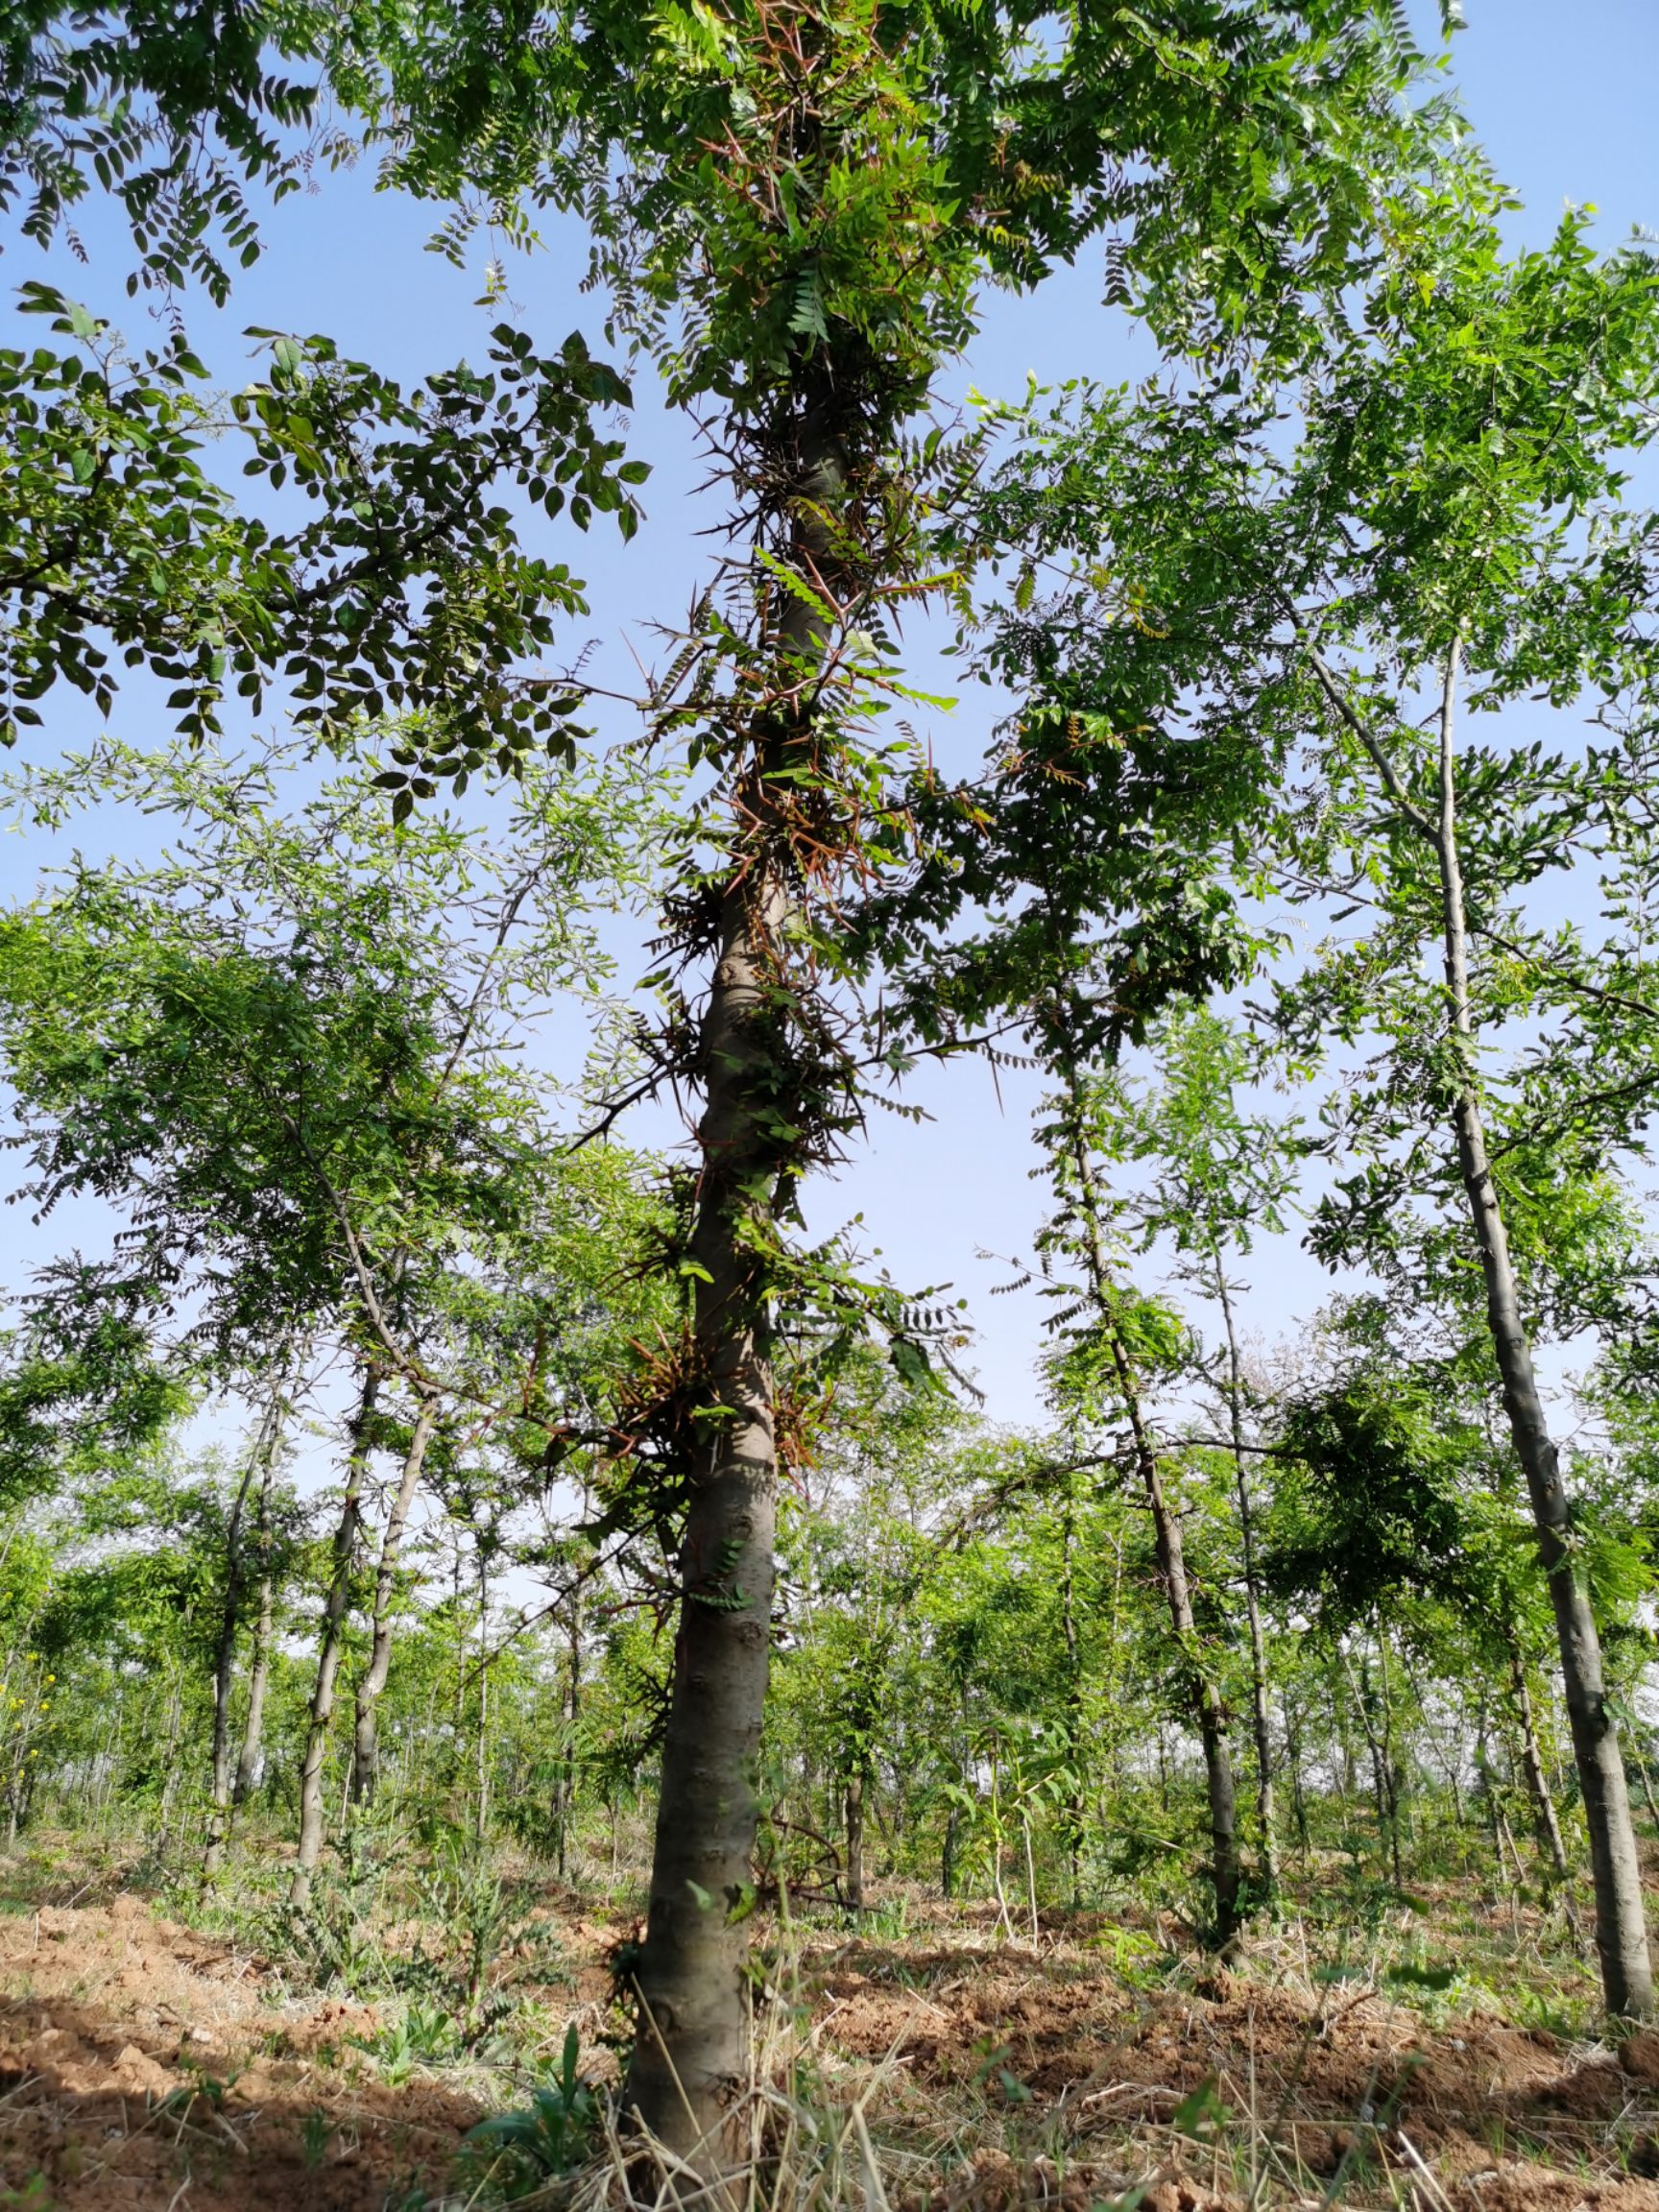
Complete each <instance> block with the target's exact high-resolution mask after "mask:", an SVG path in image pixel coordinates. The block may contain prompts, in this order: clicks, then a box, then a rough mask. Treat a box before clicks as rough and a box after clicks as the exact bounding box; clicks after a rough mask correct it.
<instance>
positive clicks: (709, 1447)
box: [624, 407, 846, 2174]
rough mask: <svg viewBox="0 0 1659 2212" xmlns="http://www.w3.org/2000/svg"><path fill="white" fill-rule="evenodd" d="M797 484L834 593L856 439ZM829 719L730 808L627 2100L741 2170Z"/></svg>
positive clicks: (789, 662)
mask: <svg viewBox="0 0 1659 2212" xmlns="http://www.w3.org/2000/svg"><path fill="white" fill-rule="evenodd" d="M791 443H792V445H793V450H792V451H790V452H788V454H787V469H788V472H789V475H790V478H791V481H792V482H793V485H794V488H795V498H794V503H793V514H792V518H791V534H792V549H793V553H794V558H795V563H796V565H797V567H798V569H799V570H800V571H801V572H802V573H803V574H804V575H805V577H806V578H807V579H808V580H810V579H813V578H817V579H818V580H819V581H820V582H821V583H824V584H826V585H828V584H829V580H830V578H832V577H833V576H834V575H835V572H836V568H837V564H838V559H839V556H838V551H837V545H836V540H835V531H834V525H833V522H832V520H831V517H832V516H833V515H834V513H835V511H836V510H837V508H838V507H839V505H840V502H841V499H842V497H843V495H844V492H845V485H846V461H845V455H844V453H843V450H842V448H841V445H840V443H839V440H838V439H837V437H836V436H835V435H834V433H833V430H832V429H831V428H830V427H829V424H828V423H827V422H826V421H824V420H823V419H822V418H820V417H819V416H818V415H817V414H816V412H815V411H814V410H813V409H811V408H810V407H808V408H806V409H805V411H804V412H803V414H802V416H800V417H799V418H798V419H797V424H796V431H795V435H794V438H793V440H792V441H791V440H790V439H789V438H788V437H787V435H786V434H781V435H780V439H779V444H780V447H781V448H782V447H784V446H787V445H790V444H791ZM775 637H776V643H775V660H776V665H777V668H778V671H779V679H780V681H779V688H780V690H781V691H782V690H787V691H791V692H799V690H800V687H801V673H802V668H803V665H804V664H806V663H810V662H811V661H814V660H816V659H817V658H819V657H820V656H821V654H822V651H823V648H824V643H825V623H824V617H823V616H822V614H820V613H818V612H817V611H816V610H815V609H814V608H813V607H812V606H811V605H809V604H808V603H807V602H805V601H803V600H800V599H797V598H796V597H795V596H794V595H792V594H788V595H784V605H783V610H782V613H781V618H780V619H779V621H778V624H777V630H776V634H775ZM809 734H810V710H809V709H788V710H787V711H785V710H781V709H767V710H766V712H765V714H764V716H763V720H762V726H760V727H757V731H756V733H755V739H754V753H753V757H752V760H751V763H750V765H749V767H748V768H747V769H746V770H745V771H744V772H743V773H742V774H741V775H740V776H739V779H738V783H737V788H736V790H735V791H734V793H733V797H734V800H735V802H736V810H737V813H738V816H739V819H740V821H743V820H746V821H747V824H748V828H747V829H746V831H744V832H741V835H742V839H743V841H742V845H741V849H740V851H739V853H738V854H737V855H736V857H735V859H734V863H733V869H732V872H731V874H730V875H729V877H728V878H727V881H726V884H725V887H724V889H723V891H722V892H721V895H720V899H719V905H718V924H717V933H716V944H715V961H714V973H713V977H712V981H711V984H710V988H709V999H708V1004H707V1007H706V1009H705V1012H704V1016H703V1022H702V1027H701V1032H700V1036H699V1043H698V1067H699V1073H700V1076H701V1081H702V1086H703V1094H704V1111H703V1116H702V1119H701V1121H700V1123H699V1125H698V1143H699V1148H700V1152H701V1156H702V1170H701V1175H700V1178H699V1185H698V1193H697V1209H696V1216H695V1220H694V1222H693V1226H692V1232H691V1238H690V1252H689V1258H690V1259H691V1261H692V1262H693V1263H694V1266H695V1268H696V1271H697V1272H696V1278H695V1294H694V1301H693V1312H692V1344H693V1352H694V1364H695V1382H696V1387H697V1391H698V1395H699V1402H700V1403H701V1405H703V1406H704V1407H709V1406H713V1407H718V1408H719V1413H718V1416H717V1417H716V1418H712V1419H710V1418H709V1417H707V1416H704V1417H703V1419H702V1423H701V1428H702V1434H701V1436H700V1437H699V1439H698V1440H697V1441H696V1442H694V1443H693V1444H691V1445H690V1446H689V1448H688V1450H689V1470H688V1471H689V1477H690V1479H689V1483H688V1486H687V1487H688V1495H687V1501H686V1514H685V1533H684V1537H683V1541H682V1547H681V1552H680V1561H679V1574H680V1588H681V1601H680V1617H679V1623H678V1628H677V1632H676V1637H675V1647H674V1673H673V1682H672V1687H671V1691H670V1701H669V1712H668V1723H667V1729H666V1732H665V1736H664V1740H663V1751H662V1778H661V1792H660V1795H659V1799H658V1810H657V1831H656V1840H655V1846H654V1851H653V1859H652V1875H651V1898H650V1907H649V1911H648V1914H647V1919H646V1933H645V1940H644V1943H643V1944H642V1946H641V1949H640V1955H639V1960H638V1964H637V1969H636V1986H637V1995H638V2000H639V2024H638V2030H637V2035H636V2039H635V2045H634V2055H633V2059H632V2062H631V2063H630V2066H629V2070H628V2080H627V2082H626V2085H625V2089H624V2101H625V2103H626V2104H627V2105H628V2106H629V2107H630V2108H631V2109H632V2110H633V2111H634V2112H635V2113H637V2116H638V2118H639V2119H640V2120H641V2121H642V2122H643V2123H644V2124H645V2125H646V2126H647V2127H649V2128H652V2129H653V2130H654V2131H655V2132H656V2133H657V2134H658V2135H659V2136H660V2137H661V2138H662V2139H663V2141H665V2142H666V2143H667V2144H668V2145H669V2146H670V2148H672V2149H673V2150H674V2151H676V2152H678V2153H679V2154H680V2155H681V2156H682V2157H685V2159H686V2160H687V2161H688V2162H689V2163H690V2164H691V2165H692V2166H693V2168H694V2169H696V2170H697V2171H700V2172H704V2173H709V2174H712V2173H717V2172H719V2171H720V2170H721V2169H722V2168H723V2167H724V2166H725V2165H726V2164H728V2163H729V2161H730V2159H731V2158H732V2156H733V2155H735V2154H736V2152H737V2151H738V2148H739V2147H738V2146H737V2144H736V2143H735V2141H734V2139H731V2138H732V2129H731V2128H730V2126H729V2121H730V2117H731V2115H732V2112H733V2105H734V2104H735V2101H736V2099H737V2097H738V2096H739V2095H740V2094H741V2092H742V2090H743V2088H744V2086H745V2084H746V2081H747V2078H748V2071H749V2018H748V2001H747V1994H746V1989H745V1985H744V1980H743V1958H744V1952H745V1947H746V1936H745V1935H744V1933H743V1930H742V1925H741V1923H742V1921H743V1920H744V1919H745V1918H746V1916H747V1911H748V1907H749V1903H750V1900H751V1898H752V1895H753V1887H752V1881H751V1874H750V1861H751V1857H752V1855H753V1851H754V1846H755V1833H756V1825H757V1818H758V1812H759V1805H758V1798H757V1790H756V1781H757V1761H758V1756H759V1744H760V1723H761V1718H762V1714H763V1711H764V1706H765V1697H766V1681H767V1672H768V1665H769V1659H770V1650H771V1620H772V1587H773V1575H774V1562H773V1542H774V1536H775V1532H776V1524H777V1475H778V1468H777V1445H776V1427H775V1416H774V1404H773V1375H772V1360H771V1350H772V1346H771V1315H770V1312H769V1310H768V1304H767V1284H766V1263H765V1259H764V1248H765V1246H766V1245H767V1243H769V1241H770V1239H771V1237H772V1234H773V1229H772V1224H773V1222H774V1221H775V1219H776V1217H777V1213H778V1208H779V1205H780V1202H781V1201H782V1202H786V1200H787V1195H788V1191H789V1190H790V1188H791V1186H792V1181H793V1176H794V1174H795V1173H796V1172H797V1171H798V1166H799V1154H798V1152H797V1150H796V1149H795V1146H794V1144H793V1142H790V1141H789V1140H787V1139H781V1137H780V1135H779V1128H780V1118H781V1119H782V1121H783V1122H784V1123H792V1122H793V1121H794V1120H795V1118H796V1117H797V1115H798V1113H799V1111H800V1107H799V1104H798V1101H797V1099H796V1098H795V1096H793V1095H792V1092H793V1091H794V1090H795V1089H797V1088H798V1085H799V1078H798V1077H795V1076H793V1075H792V1074H790V1073H789V1072H786V1070H787V1067H788V1062H789V1060H790V1059H791V1058H792V1057H793V1052H794V1050H795V1049H797V1048H798V1046H797V1044H796V1041H795V1040H794V1039H793V1038H792V1037H791V1036H790V1035H789V1034H788V1033H787V1031H785V1030H784V1029H783V1028H782V1027H781V1024H783V1023H784V1022H786V1020H787V1015H786V1013H785V1012H784V1011H783V1010H782V1005H781V1001H782V999H783V997H784V993H783V990H782V985H783V975H784V970H783V961H782V953H783V938H784V929H785V925H786V922H787V918H788V913H789V907H790V901H791V892H790V874H789V860H788V854H787V844H786V839H785V837H784V835H783V833H782V830H781V826H780V824H779V822H778V820H777V818H776V813H775V809H776V807H777V805H778V804H779V800H778V799H777V798H775V797H774V794H773V789H772V786H771V783H770V778H771V777H772V776H774V775H776V774H777V773H778V772H779V771H780V770H784V769H787V767H788V764H789V757H790V750H791V745H792V743H793V744H795V745H799V744H801V743H802V742H803V741H804V740H805V739H806V738H807V737H809Z"/></svg>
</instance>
